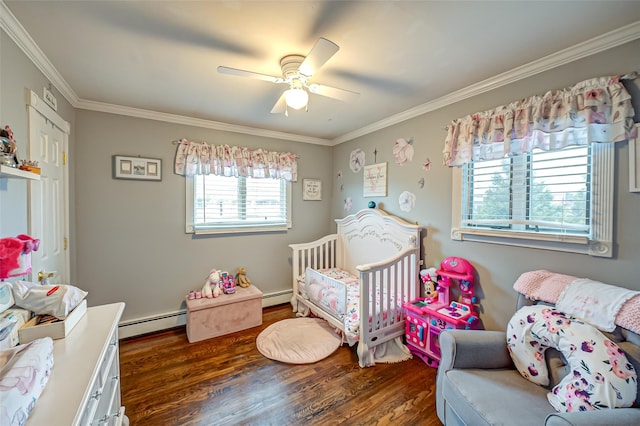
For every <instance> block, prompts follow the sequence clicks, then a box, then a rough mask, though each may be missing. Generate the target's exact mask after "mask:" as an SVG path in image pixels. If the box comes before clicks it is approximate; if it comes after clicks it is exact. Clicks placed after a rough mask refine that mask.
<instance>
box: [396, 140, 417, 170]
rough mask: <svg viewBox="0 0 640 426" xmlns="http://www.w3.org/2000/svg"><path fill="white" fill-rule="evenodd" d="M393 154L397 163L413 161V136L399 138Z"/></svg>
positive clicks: (401, 164)
mask: <svg viewBox="0 0 640 426" xmlns="http://www.w3.org/2000/svg"><path fill="white" fill-rule="evenodd" d="M393 156H394V157H395V159H396V164H398V165H400V166H404V165H405V164H406V163H408V162H410V161H413V138H408V139H405V138H398V139H396V141H395V142H394V144H393Z"/></svg>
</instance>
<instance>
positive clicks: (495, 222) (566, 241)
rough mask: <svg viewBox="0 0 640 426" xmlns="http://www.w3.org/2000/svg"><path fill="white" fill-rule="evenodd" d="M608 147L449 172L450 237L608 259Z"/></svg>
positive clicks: (537, 154) (610, 158) (532, 155)
mask: <svg viewBox="0 0 640 426" xmlns="http://www.w3.org/2000/svg"><path fill="white" fill-rule="evenodd" d="M614 149H615V148H614V146H613V145H612V144H591V145H588V146H578V147H568V148H565V149H562V150H556V151H548V152H544V151H536V152H532V153H528V154H522V155H519V156H515V157H509V158H501V159H497V160H488V161H479V162H472V163H467V164H465V165H464V166H462V167H461V168H457V169H454V188H455V189H456V190H457V191H456V193H455V194H454V196H453V221H452V222H453V227H452V233H451V235H452V238H454V239H459V240H470V241H483V242H493V243H500V244H508V245H518V246H526V247H535V248H543V249H550V250H560V251H569V252H575V253H588V254H591V255H594V256H604V257H611V256H612V252H611V245H612V244H611V234H612V232H611V228H612V218H613V213H612V212H613V209H612V206H613V201H612V200H613V154H614Z"/></svg>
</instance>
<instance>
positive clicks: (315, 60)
mask: <svg viewBox="0 0 640 426" xmlns="http://www.w3.org/2000/svg"><path fill="white" fill-rule="evenodd" d="M339 49H340V47H338V45H337V44H335V43H334V42H332V41H330V40H327V39H326V38H322V37H320V38H319V39H318V41H316V44H314V45H313V47H312V48H311V50H310V51H309V53H308V54H307V57H306V58H304V61H302V63H301V64H300V69H299V70H300V74H303V75H305V76H307V77H311V76H312V75H313V74H315V73H316V71H318V70H319V69H320V67H321V66H323V65H324V64H325V62H327V61H328V60H329V59H330V58H331V57H332V56H333V55H335V53H336V52H337V51H338V50H339Z"/></svg>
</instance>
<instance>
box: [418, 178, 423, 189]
mask: <svg viewBox="0 0 640 426" xmlns="http://www.w3.org/2000/svg"><path fill="white" fill-rule="evenodd" d="M418 188H420V189H422V188H424V178H420V179H419V180H418Z"/></svg>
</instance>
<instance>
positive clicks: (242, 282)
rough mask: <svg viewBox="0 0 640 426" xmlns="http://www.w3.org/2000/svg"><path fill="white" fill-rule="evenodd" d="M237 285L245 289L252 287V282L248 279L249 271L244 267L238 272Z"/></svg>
mask: <svg viewBox="0 0 640 426" xmlns="http://www.w3.org/2000/svg"><path fill="white" fill-rule="evenodd" d="M236 284H238V285H239V286H240V287H244V288H247V287H249V286H250V285H251V280H250V279H249V277H247V270H246V269H245V268H244V267H242V266H241V267H239V268H238V270H237V271H236Z"/></svg>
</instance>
